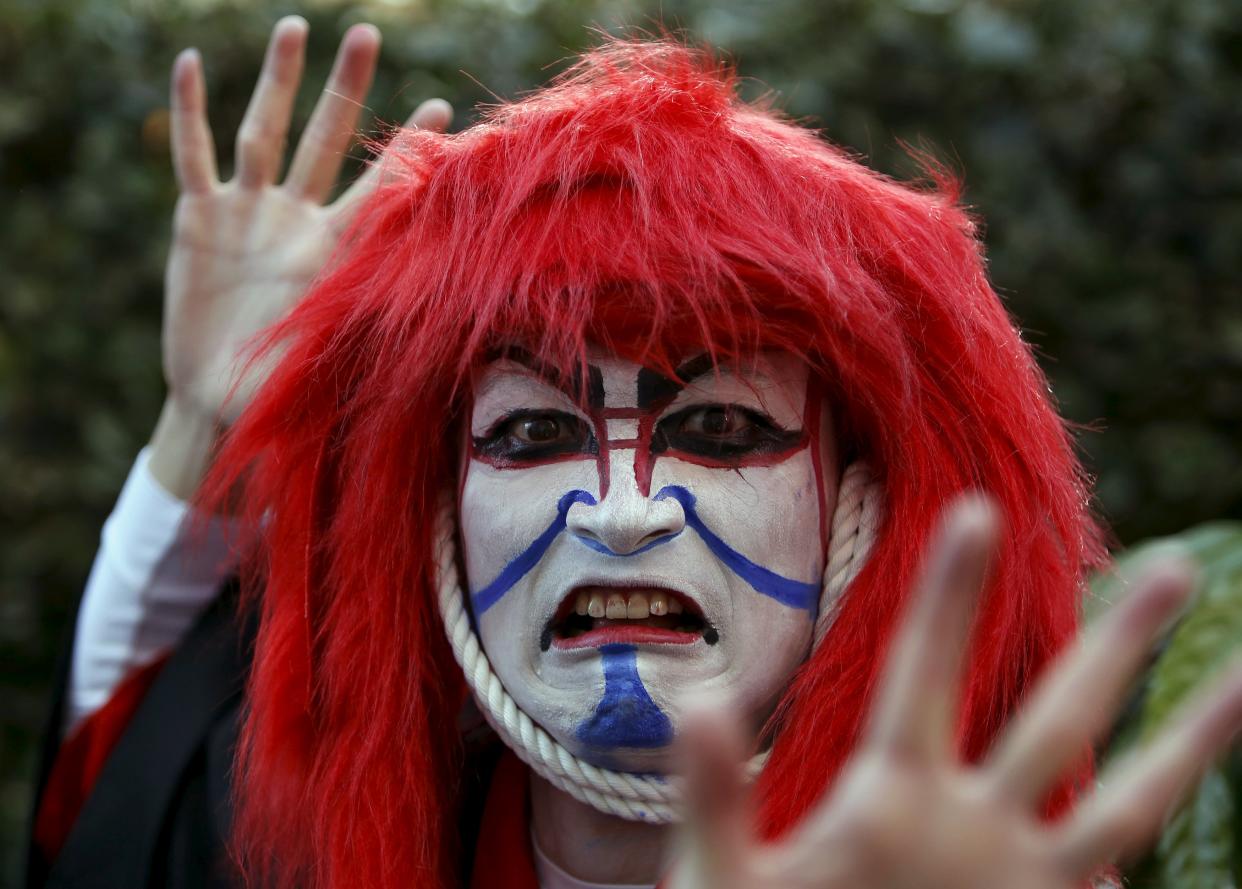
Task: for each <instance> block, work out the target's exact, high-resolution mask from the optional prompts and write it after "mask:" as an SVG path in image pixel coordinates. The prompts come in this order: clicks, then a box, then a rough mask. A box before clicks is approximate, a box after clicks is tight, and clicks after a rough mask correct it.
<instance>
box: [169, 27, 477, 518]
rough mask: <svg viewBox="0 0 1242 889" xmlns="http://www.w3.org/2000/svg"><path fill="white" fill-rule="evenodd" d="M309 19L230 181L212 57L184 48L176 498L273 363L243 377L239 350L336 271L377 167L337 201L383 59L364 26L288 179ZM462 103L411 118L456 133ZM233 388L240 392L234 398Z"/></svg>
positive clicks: (176, 155) (176, 115)
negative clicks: (214, 108) (207, 61)
mask: <svg viewBox="0 0 1242 889" xmlns="http://www.w3.org/2000/svg"><path fill="white" fill-rule="evenodd" d="M306 34H307V24H306V22H305V20H304V19H302V18H300V17H298V16H289V17H287V18H284V19H281V20H280V21H279V22H278V23H277V24H276V26H275V28H274V29H273V30H272V36H271V40H270V41H269V43H268V47H267V55H266V57H265V59H264V62H263V69H262V72H261V73H260V75H259V81H258V84H257V86H256V87H255V91H254V95H253V96H252V97H251V99H250V104H249V106H248V107H247V109H246V114H245V117H244V118H243V120H242V124H241V127H240V129H239V130H238V132H237V141H236V150H235V171H234V175H233V178H232V179H231V180H230V181H228V182H223V183H222V182H220V181H219V178H218V175H217V170H216V158H215V151H214V147H213V142H212V137H211V131H210V128H209V126H208V123H207V100H206V88H205V85H204V79H203V69H202V62H201V60H200V58H199V56H198V54H197V52H196V51H194V50H186V51H184V52H182V53H181V54H180V55H179V56H178V57H177V60H176V62H175V63H174V65H173V72H172V155H173V164H174V167H175V169H176V173H177V180H178V182H179V183H180V186H181V197H180V199H179V200H178V201H177V207H176V211H175V215H174V218H173V242H172V249H171V253H170V255H169V260H168V269H167V273H166V275H165V297H164V331H163V350H164V373H165V377H166V379H167V382H168V390H169V392H168V400H167V402H166V404H165V408H164V412H163V414H162V415H161V417H160V422H159V425H158V426H157V428H156V432H155V435H154V436H153V437H152V453H151V462H150V466H151V470H152V472H153V474H154V475H155V477H156V478H157V479H158V480H159V481H160V482H161V483H162V484H163V485H164V487H165V488H167V489H168V490H169V491H170V492H172V493H173V494H175V495H177V496H179V497H181V498H182V499H187V498H188V497H189V496H190V495H191V494H192V493H193V491H194V489H195V488H196V487H197V484H198V482H199V480H200V479H201V477H202V474H203V470H204V468H205V466H206V461H207V457H208V455H209V453H210V449H211V447H212V444H213V442H214V439H215V436H216V434H217V433H218V431H219V429H220V428H222V427H223V426H227V425H228V424H229V423H231V422H232V421H233V420H234V419H236V417H237V415H238V414H239V413H240V412H241V411H242V410H243V409H244V408H245V407H246V405H247V404H248V403H249V401H250V398H251V396H252V394H253V392H254V390H255V388H256V387H257V386H258V384H259V383H260V382H261V381H262V380H261V377H262V371H261V370H258V371H255V372H254V373H251V374H250V375H249V376H248V377H247V378H246V379H243V380H241V381H240V383H239V382H238V380H237V379H236V373H237V370H238V367H239V362H238V359H239V354H240V352H241V350H242V349H243V348H244V347H245V346H246V344H247V343H248V342H249V341H250V340H251V339H252V338H253V337H254V335H255V334H256V333H258V332H259V331H260V330H262V329H263V328H264V327H266V326H267V325H268V324H270V323H271V322H273V321H274V320H276V319H277V318H279V317H280V316H281V315H282V314H284V313H285V312H286V311H288V309H289V308H290V307H291V306H292V305H293V303H294V302H296V301H297V300H298V299H299V298H300V297H301V296H302V295H303V294H304V293H305V292H306V290H307V288H308V286H309V285H310V283H311V281H312V279H313V278H314V277H315V275H316V274H318V272H319V271H320V269H322V268H323V266H324V264H325V262H326V261H327V260H328V258H329V256H330V255H331V253H332V250H333V248H334V246H335V244H336V242H337V240H338V238H339V236H340V234H341V232H342V231H343V230H344V229H345V228H346V227H347V225H348V224H349V221H350V218H351V217H352V215H353V213H354V211H355V209H356V208H357V206H358V205H359V203H360V201H361V199H362V198H363V197H365V195H366V194H367V193H368V192H369V191H370V190H371V188H373V187H374V184H375V181H376V178H377V173H376V169H377V168H376V167H375V166H373V167H372V168H371V169H370V170H368V171H367V172H366V173H365V174H364V175H363V176H361V177H359V179H358V180H357V181H356V182H355V183H353V185H351V186H350V187H349V189H347V190H346V191H345V192H344V194H342V195H341V196H340V197H339V198H337V200H335V201H334V202H332V203H331V204H325V201H326V200H327V199H328V197H329V196H330V194H331V192H332V190H333V187H334V186H335V185H336V181H337V178H338V176H339V174H340V170H341V165H342V162H343V160H344V157H345V152H346V150H347V149H348V147H349V144H350V141H351V139H352V137H353V134H354V131H355V126H356V124H357V122H358V116H359V112H360V111H361V109H362V105H363V101H364V100H365V98H366V94H367V91H368V90H369V88H370V85H371V80H372V77H373V76H374V73H375V65H376V60H377V58H378V56H379V47H380V35H379V31H378V30H376V29H375V28H374V27H373V26H371V25H355V26H354V27H352V28H350V29H349V31H348V32H347V33H346V34H345V37H344V39H343V40H342V41H341V45H340V49H339V50H338V52H337V56H336V61H335V64H334V66H333V69H332V73H331V75H330V76H329V78H328V82H327V84H326V85H325V87H324V90H323V93H322V95H321V96H320V98H319V101H318V103H317V104H316V106H315V110H314V112H313V113H312V115H311V118H310V121H309V122H308V123H307V125H306V129H305V131H304V132H303V134H302V137H301V139H300V140H299V143H298V146H297V149H296V150H295V152H294V154H293V159H292V161H291V162H290V165H289V170H288V173H287V175H286V176H285V178H284V181H283V182H280V183H278V182H277V179H278V177H279V174H280V168H281V164H282V161H283V159H284V155H285V142H286V138H287V136H288V131H289V122H290V118H291V116H292V113H293V104H294V99H295V98H296V96H297V91H298V87H299V84H300V82H301V79H302V68H303V59H304V55H305V48H306ZM451 115H452V111H451V109H450V108H449V106H448V103H446V102H444V101H443V100H441V99H432V100H429V101H427V102H424V103H423V104H422V105H421V106H419V108H418V109H417V110H416V111H415V112H414V114H413V116H412V117H411V118H410V120H409V121H408V122H407V125H412V126H420V127H424V128H428V129H436V130H442V129H444V128H445V127H446V126H447V125H448V123H449V120H450V118H451ZM230 395H231V397H230Z"/></svg>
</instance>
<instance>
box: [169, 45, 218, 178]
mask: <svg viewBox="0 0 1242 889" xmlns="http://www.w3.org/2000/svg"><path fill="white" fill-rule="evenodd" d="M171 99H172V113H171V115H170V117H171V122H170V123H171V126H170V137H169V141H170V144H171V147H172V158H173V170H174V171H175V172H176V174H177V182H178V183H179V184H180V186H181V191H182V192H183V193H185V194H202V193H203V192H206V191H210V190H211V189H212V188H213V187H215V185H216V184H217V182H218V180H217V178H216V147H215V143H214V142H213V141H212V139H211V127H210V126H209V125H208V123H207V84H206V82H205V80H204V78H203V60H202V58H201V57H200V56H199V54H198V50H196V49H187V50H184V51H183V52H182V53H181V54H180V55H178V56H177V60H176V61H175V62H173V70H172V89H171Z"/></svg>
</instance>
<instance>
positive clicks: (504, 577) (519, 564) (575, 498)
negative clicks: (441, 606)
mask: <svg viewBox="0 0 1242 889" xmlns="http://www.w3.org/2000/svg"><path fill="white" fill-rule="evenodd" d="M575 503H585V504H586V505H587V506H594V505H595V498H594V497H592V496H591V495H590V494H588V493H587V492H586V491H569V492H568V493H566V494H565V495H564V496H562V497H561V499H560V500H559V501H557V504H556V518H555V519H553V520H552V524H550V525H548V527H547V529H546V530H545V531H544V532H543V533H542V534H540V535H539V536H538V537H536V538H535V541H534V543H532V544H531V545H530V546H528V547H526V549H525V550H523V551H522V552H521V553H519V554H518V556H517V557H516V558H515V559H513V561H511V562H510V563H509V564H508V565H505V567H504V568H502V569H501V571H500V574H499V575H497V576H496V579H495V580H493V581H492V582H491V583H489V584H488V585H487V586H485V587H483V589H481V590H479V591H478V592H476V593H475V594H474V595H473V596H471V601H472V602H473V603H474V613H475V615H476V616H479V615H482V614H483V612H485V611H487V609H489V608H491V607H492V606H493V605H495V604H496V603H497V602H499V601H500V599H501V597H502V596H504V594H505V593H507V592H509V590H510V589H512V588H513V585H514V584H516V583H517V582H518V581H519V580H521V579H522V578H523V577H525V576H526V573H527V572H528V571H530V569H532V568H534V567H535V566H536V565H537V564H539V560H540V559H542V558H543V554H544V553H546V552H547V551H548V547H550V546H551V545H552V541H553V540H555V539H556V535H558V534H560V533H561V532H562V531H564V530H565V516H567V515H568V514H569V508H570V507H571V506H573V505H574V504H575Z"/></svg>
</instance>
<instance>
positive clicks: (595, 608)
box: [570, 587, 686, 620]
mask: <svg viewBox="0 0 1242 889" xmlns="http://www.w3.org/2000/svg"><path fill="white" fill-rule="evenodd" d="M685 610H686V607H685V605H683V604H682V602H681V600H680V599H678V598H677V597H676V596H675V595H673V594H672V593H669V592H667V591H665V590H634V591H633V592H630V591H625V590H615V591H611V592H610V591H609V590H608V589H606V588H605V589H600V588H598V587H597V588H595V589H590V588H588V589H584V590H580V591H579V592H578V593H577V594H576V595H575V596H574V599H573V604H572V606H571V607H570V611H571V612H573V613H574V614H577V615H579V616H580V617H587V616H590V617H593V618H595V619H597V620H598V619H599V618H607V619H608V620H643V619H645V618H647V617H663V616H664V615H666V614H682V613H684V612H685Z"/></svg>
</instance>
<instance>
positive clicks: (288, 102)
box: [236, 15, 309, 188]
mask: <svg viewBox="0 0 1242 889" xmlns="http://www.w3.org/2000/svg"><path fill="white" fill-rule="evenodd" d="M308 27H309V26H308V25H307V24H306V19H304V18H302V17H301V16H297V15H290V16H285V17H284V18H283V19H281V20H280V21H278V22H277V23H276V27H274V28H273V29H272V37H271V39H270V40H269V41H268V44H267V55H266V56H265V57H264V59H263V70H262V71H260V72H259V82H258V84H257V85H256V86H255V88H254V95H252V96H251V97H250V104H249V105H247V106H246V114H245V116H244V117H243V118H242V123H241V128H240V129H238V131H237V175H236V178H237V181H238V182H239V183H240V184H241V185H242V187H244V188H261V187H262V186H264V185H268V184H270V183H272V182H274V181H275V180H276V175H277V173H279V172H280V161H281V156H282V155H283V154H284V147H285V137H286V136H287V135H288V134H289V119H290V118H291V117H292V116H293V100H294V99H295V98H296V97H297V92H298V84H299V83H300V82H301V80H302V65H303V60H304V56H305V52H306V32H307V29H308Z"/></svg>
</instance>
